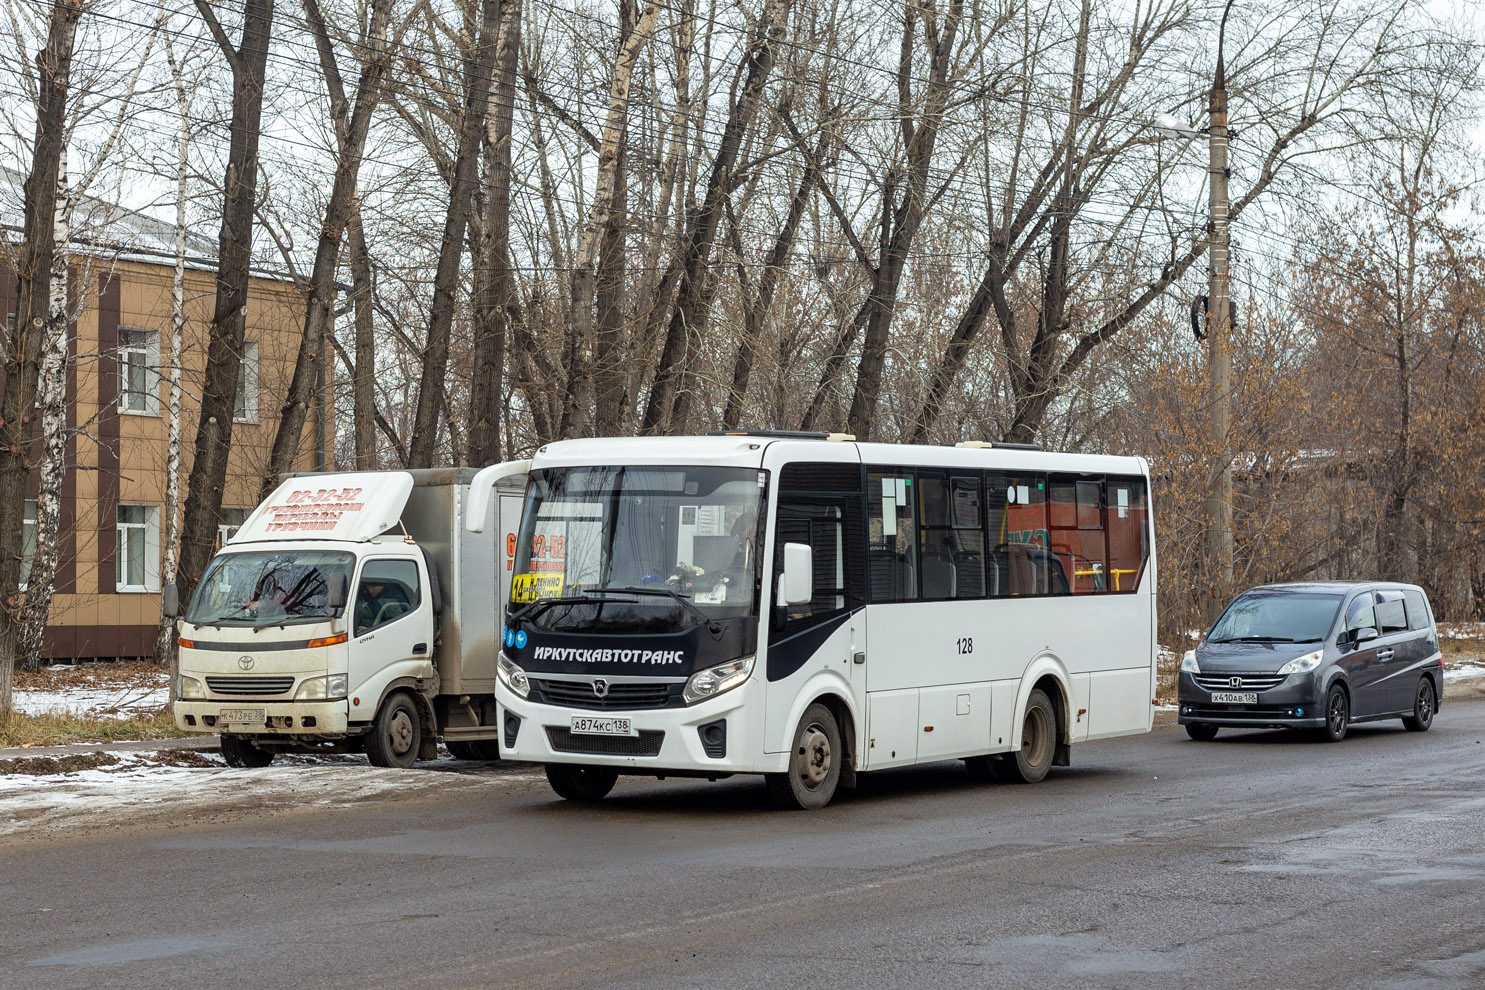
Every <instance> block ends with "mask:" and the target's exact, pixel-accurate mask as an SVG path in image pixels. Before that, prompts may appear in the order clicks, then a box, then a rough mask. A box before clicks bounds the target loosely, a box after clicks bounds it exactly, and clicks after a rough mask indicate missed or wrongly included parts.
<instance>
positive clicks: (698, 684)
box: [681, 657, 754, 705]
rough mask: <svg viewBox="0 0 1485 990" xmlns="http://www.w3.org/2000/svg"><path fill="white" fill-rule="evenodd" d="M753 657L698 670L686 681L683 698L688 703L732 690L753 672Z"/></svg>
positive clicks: (682, 692) (691, 703) (682, 693)
mask: <svg viewBox="0 0 1485 990" xmlns="http://www.w3.org/2000/svg"><path fill="white" fill-rule="evenodd" d="M753 660H754V658H753V657H739V658H738V659H736V660H728V661H727V662H726V663H719V664H717V665H716V666H715V667H708V668H706V669H705V670H698V671H697V672H696V673H694V674H692V675H691V677H690V678H689V679H688V680H687V681H686V687H685V689H684V690H682V691H681V698H682V700H684V701H685V702H686V704H688V705H694V704H696V702H698V701H704V700H706V699H707V698H715V697H716V696H717V695H719V694H722V693H723V692H726V691H731V690H732V689H733V688H735V687H737V686H738V685H739V684H741V683H742V682H743V681H745V680H747V679H748V677H749V675H751V674H752V673H753Z"/></svg>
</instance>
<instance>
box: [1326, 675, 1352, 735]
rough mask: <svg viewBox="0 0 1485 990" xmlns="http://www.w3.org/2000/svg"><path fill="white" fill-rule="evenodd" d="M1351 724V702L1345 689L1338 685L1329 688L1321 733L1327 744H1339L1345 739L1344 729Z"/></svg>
mask: <svg viewBox="0 0 1485 990" xmlns="http://www.w3.org/2000/svg"><path fill="white" fill-rule="evenodd" d="M1350 724H1351V702H1350V700H1349V699H1347V697H1346V689H1345V688H1343V687H1341V686H1340V685H1339V684H1332V685H1331V686H1330V693H1329V694H1327V695H1326V696H1325V728H1324V729H1322V730H1321V731H1322V732H1323V733H1324V735H1325V739H1326V741H1327V742H1340V741H1341V740H1342V739H1344V738H1346V728H1347V727H1348V726H1349V725H1350Z"/></svg>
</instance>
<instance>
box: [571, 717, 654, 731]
mask: <svg viewBox="0 0 1485 990" xmlns="http://www.w3.org/2000/svg"><path fill="white" fill-rule="evenodd" d="M630 722H631V720H630V719H627V718H589V717H588V716H586V715H574V716H572V731H573V732H575V733H577V734H578V735H584V736H637V735H639V730H637V729H635V728H634V727H633V726H632V725H631V724H630Z"/></svg>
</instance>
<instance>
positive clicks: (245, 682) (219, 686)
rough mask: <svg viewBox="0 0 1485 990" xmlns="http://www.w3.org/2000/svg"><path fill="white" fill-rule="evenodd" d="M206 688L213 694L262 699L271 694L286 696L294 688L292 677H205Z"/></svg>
mask: <svg viewBox="0 0 1485 990" xmlns="http://www.w3.org/2000/svg"><path fill="white" fill-rule="evenodd" d="M206 686H207V687H209V688H211V690H212V693H214V694H229V695H234V696H237V697H241V698H248V697H254V698H256V697H264V696H267V695H271V694H288V693H289V688H291V687H293V686H294V675H292V674H290V675H288V676H287V677H267V676H261V677H235V676H234V677H207V678H206Z"/></svg>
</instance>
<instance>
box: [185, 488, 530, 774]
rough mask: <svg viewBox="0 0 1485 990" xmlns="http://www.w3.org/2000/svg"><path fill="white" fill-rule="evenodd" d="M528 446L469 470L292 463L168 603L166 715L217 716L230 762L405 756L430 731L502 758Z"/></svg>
mask: <svg viewBox="0 0 1485 990" xmlns="http://www.w3.org/2000/svg"><path fill="white" fill-rule="evenodd" d="M524 463H525V462H518V463H515V464H513V465H500V466H498V467H500V468H505V469H506V470H505V471H503V472H502V471H498V470H496V471H493V473H492V469H486V472H485V473H484V478H482V479H481V480H480V483H479V485H478V486H476V485H475V480H476V473H475V472H474V471H473V470H472V469H435V470H428V471H388V472H373V473H358V474H333V475H325V474H320V475H305V476H294V477H290V478H287V479H286V480H285V481H284V482H283V483H282V484H281V485H280V486H279V488H278V489H276V490H275V491H274V492H273V494H272V495H270V496H269V497H268V499H267V500H265V501H264V503H263V504H262V505H260V506H259V507H258V508H257V509H255V510H254V512H253V514H252V515H251V516H249V518H248V519H247V520H246V521H245V522H244V524H243V526H242V528H241V529H240V530H239V531H238V532H237V533H236V534H235V535H234V536H233V538H232V539H231V540H230V541H229V542H228V544H227V545H226V546H225V547H223V548H222V550H221V551H220V552H219V553H218V554H217V555H216V556H215V557H214V558H212V560H211V562H210V563H209V564H208V566H207V568H206V571H205V573H204V574H203V575H202V578H201V581H200V583H199V585H198V586H197V588H196V591H195V594H194V595H193V597H192V600H191V602H190V603H189V605H188V606H187V608H186V609H185V612H184V615H182V616H181V617H180V618H179V621H178V629H179V645H180V664H179V669H180V674H179V681H178V683H177V694H178V698H179V700H178V701H177V702H176V704H175V709H174V711H175V719H176V724H177V725H178V726H179V727H180V728H181V729H183V730H185V731H187V732H201V733H210V732H216V733H219V734H220V735H221V738H222V752H223V754H224V756H225V757H226V759H227V762H228V763H229V764H232V765H236V766H262V765H266V764H267V763H269V762H270V761H271V760H272V759H273V756H274V754H275V753H279V752H287V751H295V750H298V751H303V750H321V751H325V750H328V751H359V750H364V751H365V753H366V754H367V756H368V758H369V759H370V760H371V762H372V763H374V764H376V765H378V766H389V767H407V766H411V765H412V763H413V762H414V761H415V760H417V759H420V758H421V759H428V758H432V757H433V756H435V755H436V753H437V742H438V738H439V737H440V736H444V738H445V739H446V741H447V742H448V744H449V747H450V750H451V751H452V752H453V753H454V754H455V755H456V756H463V757H466V758H488V759H494V758H496V757H497V756H498V741H497V738H498V737H497V727H496V724H495V722H496V718H495V715H496V713H495V708H494V702H493V694H494V684H495V658H496V654H497V652H498V643H497V636H498V630H499V629H500V616H501V614H502V610H501V603H502V602H503V601H505V599H506V598H507V597H508V594H509V587H510V571H509V567H508V560H507V557H508V553H507V544H511V545H513V544H512V543H511V540H509V539H507V536H508V535H509V534H511V533H513V529H514V527H515V525H516V523H517V522H518V518H519V513H520V505H521V500H522V492H523V489H524V484H525V472H524V467H523V465H524ZM492 494H493V495H494V497H491V496H492ZM471 511H474V512H477V513H479V514H480V516H481V519H480V520H479V522H480V523H482V524H483V525H481V526H480V528H479V531H478V532H476V531H472V530H471V528H470V527H468V526H466V525H465V522H466V520H467V518H468V516H469V513H470V512H471ZM171 591H172V589H167V594H166V603H165V605H166V611H167V613H169V612H170V611H171V609H172V606H173V605H174V604H175V603H174V602H172V601H171V599H172V597H173V595H172V593H171Z"/></svg>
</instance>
